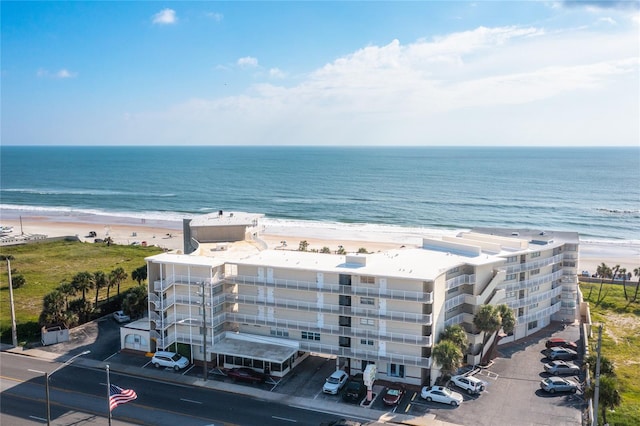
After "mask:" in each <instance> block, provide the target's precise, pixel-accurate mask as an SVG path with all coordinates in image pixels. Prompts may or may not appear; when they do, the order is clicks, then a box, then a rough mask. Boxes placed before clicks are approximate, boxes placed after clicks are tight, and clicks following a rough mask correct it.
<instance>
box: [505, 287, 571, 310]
mask: <svg viewBox="0 0 640 426" xmlns="http://www.w3.org/2000/svg"><path fill="white" fill-rule="evenodd" d="M560 293H562V287H556V288H554V289H552V290H549V291H545V292H544V293H540V294H534V295H532V296H529V297H525V298H522V299H518V300H514V301H511V302H507V306H508V307H510V308H511V309H517V308H522V307H525V306H529V305H531V304H533V303H539V302H543V301H547V300H551V299H553V298H554V297H557V296H558V295H559V294H560Z"/></svg>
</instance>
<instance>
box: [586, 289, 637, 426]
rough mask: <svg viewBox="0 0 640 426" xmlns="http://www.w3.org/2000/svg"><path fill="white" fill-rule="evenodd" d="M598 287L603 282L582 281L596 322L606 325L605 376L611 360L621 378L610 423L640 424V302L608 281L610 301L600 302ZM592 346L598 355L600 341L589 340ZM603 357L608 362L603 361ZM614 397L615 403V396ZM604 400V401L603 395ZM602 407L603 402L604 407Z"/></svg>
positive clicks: (607, 414) (619, 378) (605, 291)
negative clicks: (627, 296) (597, 296)
mask: <svg viewBox="0 0 640 426" xmlns="http://www.w3.org/2000/svg"><path fill="white" fill-rule="evenodd" d="M598 287H599V283H580V289H581V291H582V293H583V294H585V295H586V294H589V296H588V297H585V298H584V300H585V302H587V303H589V304H590V308H591V309H590V311H591V321H592V323H593V324H602V325H603V331H602V348H601V364H600V370H601V375H604V371H606V370H607V369H609V367H608V366H607V364H609V363H611V364H612V365H613V367H614V368H615V377H617V381H616V382H615V383H617V386H618V387H617V389H618V391H619V396H620V405H618V406H617V407H616V408H615V412H611V411H607V413H606V416H607V420H608V422H609V424H615V425H629V426H631V425H638V424H640V369H639V368H638V365H639V361H638V348H639V347H640V302H639V301H633V299H632V300H625V298H624V290H623V288H622V286H621V285H620V284H615V283H614V284H608V283H605V284H604V289H603V293H606V294H607V297H606V300H605V301H603V302H602V303H600V304H599V305H596V303H595V302H596V301H597V298H596V297H595V294H596V291H593V294H591V292H592V290H598ZM589 345H590V348H589V349H590V353H592V354H595V353H596V349H597V347H596V346H597V342H596V341H594V340H589ZM603 358H604V359H605V360H606V361H605V362H602V359H603ZM585 362H587V363H589V368H591V369H593V368H594V367H591V363H592V362H593V361H590V358H587V359H586V361H585ZM608 375H609V374H608ZM592 377H593V375H592ZM601 386H602V383H601ZM613 396H614V402H615V395H613ZM600 400H602V394H601V396H600ZM602 406H603V405H600V408H601V407H602ZM607 410H609V409H607ZM598 411H600V409H599V410H598ZM600 414H601V415H602V413H600ZM601 417H602V416H601ZM602 423H604V422H601V424H602Z"/></svg>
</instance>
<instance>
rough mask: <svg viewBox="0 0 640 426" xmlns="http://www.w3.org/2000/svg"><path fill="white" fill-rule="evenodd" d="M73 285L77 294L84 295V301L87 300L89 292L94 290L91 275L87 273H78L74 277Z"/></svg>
mask: <svg viewBox="0 0 640 426" xmlns="http://www.w3.org/2000/svg"><path fill="white" fill-rule="evenodd" d="M71 284H72V285H73V287H74V288H75V289H76V291H77V292H79V293H82V300H87V291H89V290H91V289H92V288H93V282H92V277H91V274H90V273H89V272H87V271H83V272H78V273H77V274H75V275H74V276H73V279H72V280H71Z"/></svg>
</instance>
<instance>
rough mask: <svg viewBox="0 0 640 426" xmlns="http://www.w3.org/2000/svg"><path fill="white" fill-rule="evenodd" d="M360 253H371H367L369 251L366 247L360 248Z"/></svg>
mask: <svg viewBox="0 0 640 426" xmlns="http://www.w3.org/2000/svg"><path fill="white" fill-rule="evenodd" d="M358 253H361V254H367V253H369V252H368V251H367V249H366V248H364V247H360V248H359V249H358Z"/></svg>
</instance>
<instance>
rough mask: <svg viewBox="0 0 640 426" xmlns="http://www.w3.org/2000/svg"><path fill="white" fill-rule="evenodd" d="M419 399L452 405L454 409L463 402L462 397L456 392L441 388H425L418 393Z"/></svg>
mask: <svg viewBox="0 0 640 426" xmlns="http://www.w3.org/2000/svg"><path fill="white" fill-rule="evenodd" d="M420 397H422V399H425V400H427V401H429V402H431V401H434V402H441V403H443V404H449V405H453V406H454V407H457V406H458V405H460V404H462V401H464V397H463V396H462V395H460V394H459V393H458V392H454V391H452V390H451V389H449V388H445V387H443V386H425V387H423V388H422V391H421V392H420Z"/></svg>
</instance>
